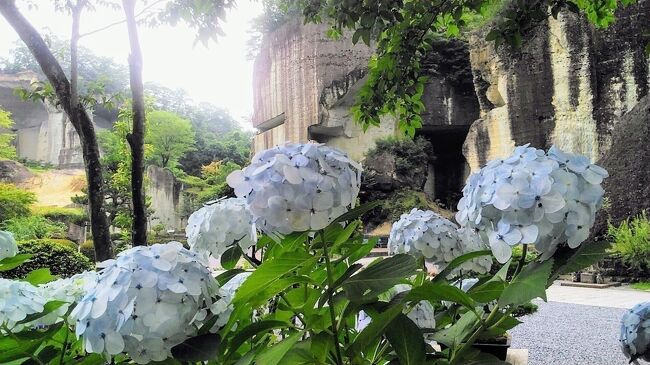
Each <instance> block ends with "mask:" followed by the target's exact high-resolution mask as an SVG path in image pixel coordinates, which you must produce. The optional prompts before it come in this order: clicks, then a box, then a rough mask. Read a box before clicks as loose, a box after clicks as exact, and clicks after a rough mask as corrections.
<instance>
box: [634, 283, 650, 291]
mask: <svg viewBox="0 0 650 365" xmlns="http://www.w3.org/2000/svg"><path fill="white" fill-rule="evenodd" d="M630 286H631V287H632V289H636V290H643V291H650V281H643V282H640V283H634V284H632V285H630Z"/></svg>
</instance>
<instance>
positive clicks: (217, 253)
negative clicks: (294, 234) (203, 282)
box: [185, 198, 256, 258]
mask: <svg viewBox="0 0 650 365" xmlns="http://www.w3.org/2000/svg"><path fill="white" fill-rule="evenodd" d="M252 220H253V217H252V216H251V214H250V212H249V211H248V209H247V208H246V199H243V198H230V199H224V200H219V201H217V202H215V203H213V204H210V205H206V206H205V207H203V208H201V209H199V210H197V211H196V212H194V213H192V215H190V218H189V219H188V221H187V227H186V228H185V233H186V235H187V243H188V244H189V245H190V250H192V251H195V252H200V253H204V252H208V253H210V254H211V255H212V256H214V257H217V258H218V257H221V255H222V254H223V253H224V252H226V250H228V249H229V248H231V247H233V246H234V245H239V246H240V247H241V248H242V250H243V251H244V252H245V251H246V250H248V249H249V248H250V247H251V246H252V245H253V244H255V239H256V237H255V228H254V226H253V225H251V221H252Z"/></svg>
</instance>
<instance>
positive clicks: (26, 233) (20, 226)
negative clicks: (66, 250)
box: [2, 215, 67, 241]
mask: <svg viewBox="0 0 650 365" xmlns="http://www.w3.org/2000/svg"><path fill="white" fill-rule="evenodd" d="M2 226H3V229H4V230H6V231H9V232H11V233H13V234H14V237H15V238H16V241H26V240H34V239H42V238H64V237H65V235H66V229H67V227H66V225H65V224H63V223H60V222H53V221H51V220H49V219H47V218H45V217H40V216H36V215H32V216H28V217H17V218H12V219H9V220H7V221H5V222H4V223H3V225H2Z"/></svg>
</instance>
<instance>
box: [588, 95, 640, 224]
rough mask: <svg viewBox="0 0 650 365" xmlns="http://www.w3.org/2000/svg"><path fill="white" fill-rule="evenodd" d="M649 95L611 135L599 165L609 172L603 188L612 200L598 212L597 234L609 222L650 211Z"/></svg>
mask: <svg viewBox="0 0 650 365" xmlns="http://www.w3.org/2000/svg"><path fill="white" fill-rule="evenodd" d="M648 141H650V96H646V97H644V98H643V99H641V101H639V103H638V104H637V105H636V106H635V107H634V108H633V109H632V110H631V111H629V112H627V113H626V114H625V115H623V117H622V118H621V121H620V122H619V123H618V125H617V126H616V129H615V130H614V133H613V135H612V147H611V148H610V149H609V151H608V153H607V154H606V155H605V157H604V158H603V159H602V160H600V161H599V164H600V165H602V166H603V167H604V168H606V169H607V171H609V174H610V177H609V178H608V179H605V181H604V183H603V187H604V188H605V191H606V197H607V199H608V201H609V203H608V204H607V208H606V209H603V210H601V211H600V212H599V214H598V216H597V217H596V225H595V227H594V229H593V230H592V233H593V234H594V235H604V234H606V233H607V222H608V220H609V221H611V223H612V224H618V223H620V222H621V221H622V220H625V219H627V218H628V217H631V216H634V215H636V214H639V213H641V211H643V210H647V209H650V165H649V162H650V147H649V146H648Z"/></svg>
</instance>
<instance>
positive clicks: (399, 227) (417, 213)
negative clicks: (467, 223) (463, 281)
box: [388, 208, 492, 274]
mask: <svg viewBox="0 0 650 365" xmlns="http://www.w3.org/2000/svg"><path fill="white" fill-rule="evenodd" d="M484 249H486V247H485V245H484V244H483V243H482V241H481V240H480V237H478V235H477V234H476V233H475V232H474V231H473V230H472V229H459V227H458V226H457V225H456V224H454V223H453V222H451V221H450V220H448V219H445V218H443V217H442V216H441V215H439V214H437V213H434V212H432V211H430V210H427V211H423V210H419V209H417V208H413V210H411V212H410V213H406V214H402V216H401V217H400V219H399V220H398V221H397V222H395V223H393V227H392V228H391V231H390V236H389V238H388V252H389V254H391V255H394V254H398V253H407V254H411V255H415V256H424V257H425V259H427V260H428V261H430V262H433V263H435V264H436V265H438V267H439V268H440V269H444V267H445V266H446V265H447V264H448V263H449V262H451V261H452V260H453V259H455V258H456V257H458V256H461V255H464V254H466V253H469V252H474V251H481V250H484ZM491 266H492V260H491V259H490V258H489V257H488V256H484V257H479V258H475V259H472V260H469V261H466V262H464V263H463V264H462V265H461V266H460V267H458V268H457V269H456V270H454V274H455V273H457V272H458V271H460V270H463V271H474V272H477V273H486V272H487V271H489V270H490V267H491Z"/></svg>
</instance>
